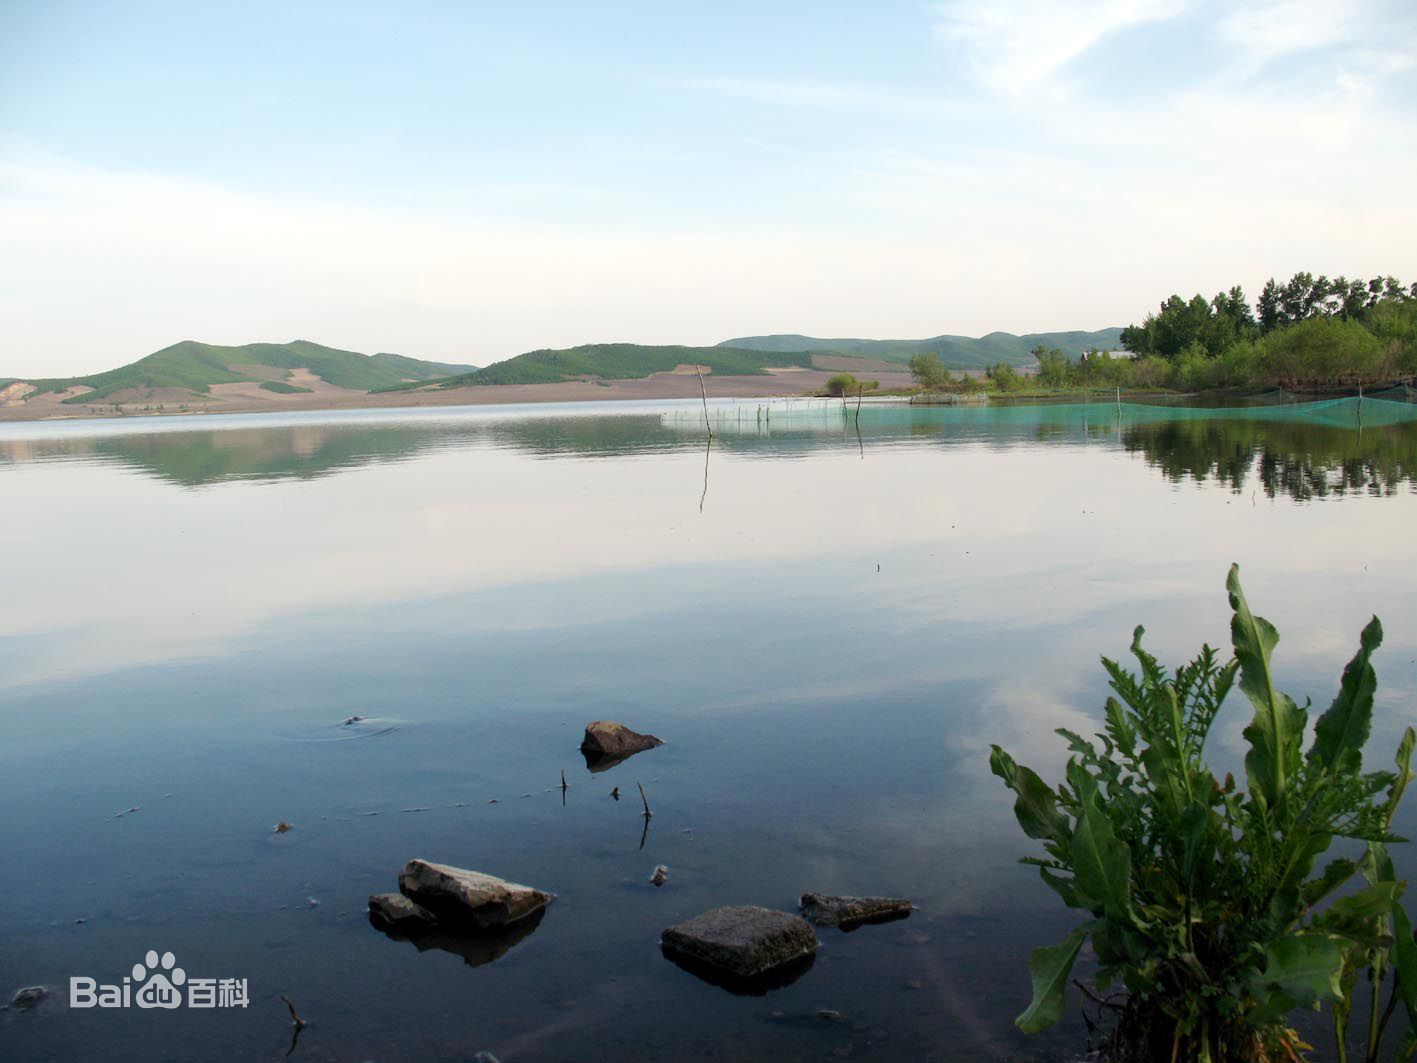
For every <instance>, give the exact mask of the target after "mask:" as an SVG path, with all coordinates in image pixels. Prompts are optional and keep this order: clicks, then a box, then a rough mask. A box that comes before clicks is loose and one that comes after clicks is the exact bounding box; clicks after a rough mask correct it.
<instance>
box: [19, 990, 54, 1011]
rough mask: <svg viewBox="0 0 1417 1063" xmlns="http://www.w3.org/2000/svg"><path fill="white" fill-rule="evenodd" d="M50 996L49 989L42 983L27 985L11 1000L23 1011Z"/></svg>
mask: <svg viewBox="0 0 1417 1063" xmlns="http://www.w3.org/2000/svg"><path fill="white" fill-rule="evenodd" d="M47 996H49V990H48V989H46V988H45V987H44V986H42V985H27V986H25V987H24V988H23V989H21V990H19V991H17V992H16V993H15V996H14V998H13V999H12V1000H11V1001H10V1003H11V1005H12V1006H14V1007H17V1008H19V1009H20V1010H21V1011H27V1010H29V1009H30V1008H32V1007H34V1006H35V1005H36V1004H38V1003H39V1002H40V1001H41V1000H43V999H44V998H45V997H47Z"/></svg>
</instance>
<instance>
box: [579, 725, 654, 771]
mask: <svg viewBox="0 0 1417 1063" xmlns="http://www.w3.org/2000/svg"><path fill="white" fill-rule="evenodd" d="M662 745H664V742H663V741H661V740H660V739H658V738H656V737H655V736H654V735H643V734H640V733H639V732H638V731H632V730H630V729H629V728H628V727H626V726H625V725H624V724H623V723H616V722H615V721H614V720H596V721H594V722H593V723H588V724H586V727H585V738H583V739H582V740H581V752H582V753H583V754H585V758H586V767H588V768H589V769H590V770H591V771H605V770H606V769H607V768H613V767H614V766H615V765H616V764H619V763H620V762H621V761H622V760H624V759H625V758H626V757H629V756H633V755H634V754H635V753H642V752H643V751H644V750H646V749H653V748H654V747H655V746H662Z"/></svg>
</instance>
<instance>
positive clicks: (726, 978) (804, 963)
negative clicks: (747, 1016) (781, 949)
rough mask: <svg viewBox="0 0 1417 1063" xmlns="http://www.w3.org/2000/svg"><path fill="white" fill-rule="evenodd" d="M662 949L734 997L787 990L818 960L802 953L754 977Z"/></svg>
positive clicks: (684, 967) (668, 957)
mask: <svg viewBox="0 0 1417 1063" xmlns="http://www.w3.org/2000/svg"><path fill="white" fill-rule="evenodd" d="M659 951H660V952H661V953H662V954H663V955H664V958H665V959H666V960H668V961H669V962H670V963H672V964H674V966H675V967H678V968H679V969H680V970H682V971H687V972H688V973H689V974H691V975H693V976H694V977H695V978H698V979H699V980H700V981H704V982H707V983H708V984H709V985H716V986H718V987H719V988H720V989H726V990H728V992H730V993H732V994H733V995H734V996H738V997H763V996H767V995H768V994H769V993H771V992H773V991H774V990H777V989H786V988H787V987H788V986H790V985H791V984H792V983H793V982H796V981H797V980H798V979H799V978H801V977H802V976H803V975H805V974H806V973H807V972H808V971H810V970H811V969H812V965H813V964H814V963H816V962H817V954H816V953H815V952H812V953H808V954H807V955H806V956H800V957H798V958H797V959H795V960H792V961H791V962H789V963H784V964H783V965H782V966H780V967H774V968H773V969H772V970H771V971H767V972H765V973H763V974H760V975H757V976H755V977H753V978H744V977H742V976H741V975H736V974H730V973H729V972H727V971H725V970H723V969H722V968H721V967H714V966H713V965H712V964H707V963H703V962H702V961H700V960H694V959H690V958H688V957H687V956H681V955H679V954H678V953H676V952H674V951H673V950H671V949H667V948H665V947H664V946H663V945H661V946H660V947H659Z"/></svg>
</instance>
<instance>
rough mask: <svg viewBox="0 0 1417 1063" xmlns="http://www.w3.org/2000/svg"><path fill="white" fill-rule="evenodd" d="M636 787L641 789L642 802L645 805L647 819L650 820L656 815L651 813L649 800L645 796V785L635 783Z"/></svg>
mask: <svg viewBox="0 0 1417 1063" xmlns="http://www.w3.org/2000/svg"><path fill="white" fill-rule="evenodd" d="M635 785H636V786H638V787H639V788H640V800H641V801H643V802H644V803H645V819H649V818H650V816H652V815H654V813H653V812H651V811H650V809H649V798H648V797H646V796H645V788H644V784H642V783H635Z"/></svg>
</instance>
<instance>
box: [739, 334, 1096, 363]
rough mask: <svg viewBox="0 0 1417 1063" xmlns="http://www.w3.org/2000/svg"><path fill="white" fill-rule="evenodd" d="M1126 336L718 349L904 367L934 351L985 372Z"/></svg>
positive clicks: (808, 342) (778, 340)
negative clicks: (1039, 351) (1041, 351)
mask: <svg viewBox="0 0 1417 1063" xmlns="http://www.w3.org/2000/svg"><path fill="white" fill-rule="evenodd" d="M1121 336H1122V330H1121V329H1120V328H1106V329H1101V330H1099V331H1097V332H1031V333H1029V334H1027V335H1025V336H1015V335H1014V334H1013V333H1011V332H991V333H989V335H987V336H980V337H978V338H977V339H976V338H974V337H970V336H933V337H931V338H929V339H923V340H862V339H821V338H818V337H815V336H799V335H780V336H740V337H738V338H736V339H731V340H724V341H723V342H722V343H721V344H719V346H720V347H729V348H733V349H736V350H748V351H772V352H775V353H779V354H796V353H812V354H846V355H853V356H855V357H858V358H875V359H878V360H880V361H884V362H900V363H905V362H908V361H909V360H910V358H911V356H912V355H916V354H927V353H934V354H938V355H939V356H940V359H941V360H942V361H943V362H944V363H945V365H946V366H947V367H948V368H950V369H986V368H988V367H989V366H991V365H996V364H998V363H999V362H1007V363H1008V364H1009V365H1032V364H1033V355H1032V354H1031V353H1030V352H1031V351H1032V350H1033V348H1034V347H1036V346H1038V344H1040V343H1041V344H1043V345H1044V346H1045V347H1057V348H1059V349H1060V350H1061V351H1062V352H1063V353H1064V354H1066V355H1068V357H1070V358H1077V357H1079V356H1080V355H1081V354H1082V353H1083V352H1084V351H1086V350H1088V349H1089V348H1092V347H1096V348H1100V349H1101V350H1104V351H1110V350H1115V349H1116V348H1118V347H1120V346H1121Z"/></svg>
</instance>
